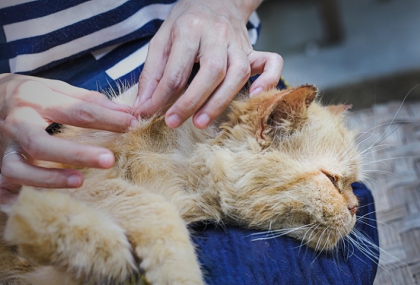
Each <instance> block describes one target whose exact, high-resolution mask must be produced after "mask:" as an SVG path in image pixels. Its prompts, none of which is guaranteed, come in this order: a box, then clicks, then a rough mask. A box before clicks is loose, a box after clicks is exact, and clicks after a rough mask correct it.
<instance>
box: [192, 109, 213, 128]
mask: <svg viewBox="0 0 420 285" xmlns="http://www.w3.org/2000/svg"><path fill="white" fill-rule="evenodd" d="M195 122H196V123H197V125H198V126H199V127H201V128H204V127H207V125H208V123H209V122H210V117H209V115H207V114H206V113H203V114H201V115H200V116H198V118H197V120H195Z"/></svg>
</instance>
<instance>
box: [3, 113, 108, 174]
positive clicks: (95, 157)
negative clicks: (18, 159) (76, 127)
mask: <svg viewBox="0 0 420 285" xmlns="http://www.w3.org/2000/svg"><path fill="white" fill-rule="evenodd" d="M23 109H25V108H23ZM22 111H23V113H24V114H25V116H29V119H30V121H31V123H32V124H31V125H29V124H27V123H25V122H26V120H27V119H28V118H27V117H26V118H25V119H22V117H21V116H17V117H16V119H15V120H13V121H10V122H9V124H8V125H7V128H6V129H5V130H6V132H7V133H8V135H9V137H11V138H12V139H13V140H14V141H16V142H17V144H19V146H20V147H22V149H23V150H24V151H25V152H26V153H28V154H29V155H30V156H31V157H32V158H34V159H37V160H46V161H54V162H60V163H64V164H69V165H75V166H85V167H96V168H109V167H112V165H113V164H114V160H115V158H114V156H113V154H112V152H111V151H109V150H108V149H106V148H102V147H97V146H91V145H83V144H80V143H76V142H71V141H67V140H65V139H61V138H58V137H54V136H51V135H49V134H48V133H47V132H45V131H44V129H45V126H46V125H47V124H46V123H45V121H44V120H43V118H42V117H40V116H39V114H37V113H36V112H35V111H34V110H32V109H29V110H22Z"/></svg>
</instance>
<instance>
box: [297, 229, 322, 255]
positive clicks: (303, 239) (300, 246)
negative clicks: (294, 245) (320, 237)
mask: <svg viewBox="0 0 420 285" xmlns="http://www.w3.org/2000/svg"><path fill="white" fill-rule="evenodd" d="M315 226H319V224H317V223H313V225H312V226H311V227H310V228H309V229H308V230H307V231H306V232H305V234H304V235H303V237H302V240H301V242H300V245H299V253H300V250H301V248H302V246H304V245H306V243H308V242H309V240H310V239H309V240H308V241H307V242H306V243H303V242H304V241H305V238H306V236H307V234H308V233H309V232H310V231H311V230H312V229H313V228H314V227H315Z"/></svg>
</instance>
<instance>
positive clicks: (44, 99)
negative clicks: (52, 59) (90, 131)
mask: <svg viewBox="0 0 420 285" xmlns="http://www.w3.org/2000/svg"><path fill="white" fill-rule="evenodd" d="M34 93H36V94H37V96H33V94H34ZM18 100H19V101H21V102H24V103H20V104H21V105H22V104H25V105H27V106H28V107H32V108H34V109H37V110H38V111H39V112H40V114H41V116H42V117H43V118H44V119H45V120H46V122H47V123H48V124H49V123H51V122H56V123H61V124H68V125H73V126H77V127H85V128H95V129H102V130H107V131H114V132H122V131H125V130H126V129H127V128H128V127H129V126H130V125H131V124H132V121H136V118H135V117H134V116H133V115H131V114H128V113H125V112H120V111H115V110H110V109H107V108H105V107H103V106H100V105H97V104H94V103H91V102H87V101H84V100H80V99H77V98H74V97H71V96H65V95H63V94H61V93H57V92H56V91H53V90H51V89H50V88H48V87H47V86H45V85H44V84H42V83H40V82H30V83H27V84H26V85H24V86H21V87H20V93H19V98H18ZM21 109H23V108H21ZM21 116H22V117H23V118H24V117H25V114H21ZM26 121H27V122H28V120H26Z"/></svg>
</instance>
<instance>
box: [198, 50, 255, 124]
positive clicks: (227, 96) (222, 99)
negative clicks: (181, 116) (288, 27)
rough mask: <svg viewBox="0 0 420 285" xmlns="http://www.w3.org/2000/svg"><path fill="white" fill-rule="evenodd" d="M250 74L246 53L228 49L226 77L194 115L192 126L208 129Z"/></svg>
mask: <svg viewBox="0 0 420 285" xmlns="http://www.w3.org/2000/svg"><path fill="white" fill-rule="evenodd" d="M250 73H251V67H250V64H249V61H248V57H247V55H246V53H245V52H244V51H243V50H242V49H239V48H236V47H232V46H231V47H229V48H228V70H227V73H226V77H225V79H224V80H223V82H222V83H221V84H220V86H219V87H218V88H217V89H216V90H215V92H213V94H212V95H211V97H210V98H209V99H208V100H207V102H206V103H205V104H204V105H203V106H202V107H201V108H200V110H199V111H198V112H197V113H196V114H195V115H194V119H193V121H194V125H195V126H196V127H197V128H200V129H202V128H206V127H208V126H209V125H210V124H211V122H213V120H215V119H216V118H217V116H219V115H220V114H221V113H222V112H223V110H224V109H225V108H226V107H227V106H228V105H229V103H230V101H231V100H232V99H233V98H234V97H235V96H236V94H238V92H239V91H240V90H241V88H242V87H243V86H244V84H245V83H246V81H247V80H248V78H249V75H250Z"/></svg>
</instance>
